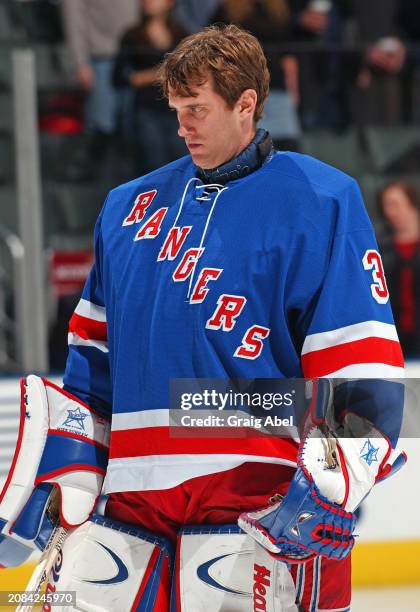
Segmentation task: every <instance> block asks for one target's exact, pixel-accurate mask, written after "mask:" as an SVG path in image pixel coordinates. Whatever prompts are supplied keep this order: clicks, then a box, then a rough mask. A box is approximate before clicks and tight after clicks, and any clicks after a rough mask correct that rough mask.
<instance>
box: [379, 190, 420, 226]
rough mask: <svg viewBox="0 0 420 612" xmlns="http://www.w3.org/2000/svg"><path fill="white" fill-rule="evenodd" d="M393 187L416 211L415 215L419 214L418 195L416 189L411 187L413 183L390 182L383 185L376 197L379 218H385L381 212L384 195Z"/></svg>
mask: <svg viewBox="0 0 420 612" xmlns="http://www.w3.org/2000/svg"><path fill="white" fill-rule="evenodd" d="M393 187H397V188H398V189H401V191H402V192H403V194H404V195H405V196H406V197H407V198H408V200H409V201H410V204H411V205H412V206H413V208H415V209H416V210H417V213H418V214H420V193H419V190H418V189H417V187H416V186H415V185H413V183H408V182H407V181H391V182H390V183H388V184H387V185H385V187H383V189H381V190H380V191H379V192H378V195H377V207H378V212H379V215H380V216H381V218H382V219H384V218H385V216H384V210H383V196H384V193H385V192H386V191H388V189H391V188H393Z"/></svg>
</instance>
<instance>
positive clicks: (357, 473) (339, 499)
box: [238, 413, 406, 563]
mask: <svg viewBox="0 0 420 612" xmlns="http://www.w3.org/2000/svg"><path fill="white" fill-rule="evenodd" d="M405 461H406V456H405V454H404V453H401V454H394V451H393V450H392V447H391V444H390V441H389V440H388V438H387V437H385V436H383V435H382V434H381V433H380V432H379V431H378V430H377V429H376V428H375V427H374V426H373V425H372V424H371V423H369V422H368V421H367V420H365V419H363V418H362V417H360V416H358V415H356V414H354V413H347V414H346V415H345V417H344V419H343V422H342V426H341V428H340V437H339V438H336V437H328V435H326V434H325V428H324V426H323V425H318V426H313V425H312V426H311V427H310V428H309V429H308V430H307V432H306V434H305V435H304V436H303V439H302V442H301V445H300V448H299V453H298V469H297V471H296V473H295V475H294V477H293V479H292V481H291V483H290V487H289V489H288V491H287V493H286V495H285V496H284V498H283V499H280V500H279V499H274V500H273V503H272V505H270V506H268V507H267V508H263V509H261V510H258V511H256V512H246V513H243V514H241V516H240V517H239V521H238V524H239V526H240V527H241V528H242V529H243V530H244V531H245V532H247V533H248V534H249V535H251V536H252V537H253V538H254V539H256V540H257V541H258V542H259V543H260V544H262V545H263V546H264V547H265V548H267V550H269V551H270V552H271V554H274V555H276V556H277V557H278V558H279V559H280V560H283V561H287V562H292V563H293V562H294V563H299V562H306V561H309V560H310V559H312V558H314V557H315V556H316V555H322V556H325V557H328V558H330V559H342V558H344V557H346V556H347V555H348V554H349V553H350V551H351V549H352V547H353V545H354V536H353V532H354V528H355V525H356V517H355V514H354V510H355V509H356V508H357V507H358V506H359V504H360V503H361V502H362V500H363V499H364V498H365V497H366V495H367V494H368V493H369V492H370V490H371V489H372V487H373V486H374V484H375V483H376V482H378V481H379V480H382V479H383V478H386V477H387V476H389V475H390V474H391V473H392V472H395V471H396V470H398V469H399V468H400V467H402V465H403V464H404V463H405ZM276 497H277V496H275V498H276Z"/></svg>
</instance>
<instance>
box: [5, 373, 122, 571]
mask: <svg viewBox="0 0 420 612" xmlns="http://www.w3.org/2000/svg"><path fill="white" fill-rule="evenodd" d="M109 429H110V427H109V420H108V419H106V418H104V417H103V416H102V415H100V414H99V413H97V412H95V411H94V410H92V409H91V408H89V407H88V406H87V405H86V404H83V403H82V402H81V401H80V400H79V399H78V398H76V397H74V396H72V395H71V394H69V393H67V392H66V391H64V390H63V389H61V388H60V387H57V386H56V385H54V384H53V383H51V382H49V381H47V380H44V379H42V378H39V377H38V376H32V375H31V376H28V377H27V378H26V379H22V380H21V414H20V424H19V435H18V441H17V444H16V450H15V454H14V457H13V461H12V465H11V468H10V472H9V475H8V477H7V479H6V483H5V485H4V487H3V490H2V491H1V493H0V566H4V567H13V566H16V565H19V564H20V563H23V562H24V561H25V560H26V558H27V557H28V556H29V555H30V554H31V552H32V551H33V550H34V548H35V547H38V548H39V549H41V550H42V549H43V548H44V547H45V545H46V543H47V540H48V538H49V535H50V533H51V531H52V528H53V526H54V524H53V517H52V516H51V515H50V513H49V512H47V508H48V507H49V506H51V499H52V493H53V491H54V490H55V492H58V496H56V498H57V501H58V507H57V508H55V509H54V512H53V513H55V514H56V513H57V512H58V514H59V518H60V523H61V525H63V526H64V527H67V528H69V527H74V526H76V525H80V524H81V523H83V522H85V521H86V520H87V519H88V517H89V515H90V513H91V512H92V510H93V508H94V506H95V503H96V500H97V498H98V496H99V494H100V492H101V488H102V482H103V479H104V476H105V471H106V466H107V461H108V447H109Z"/></svg>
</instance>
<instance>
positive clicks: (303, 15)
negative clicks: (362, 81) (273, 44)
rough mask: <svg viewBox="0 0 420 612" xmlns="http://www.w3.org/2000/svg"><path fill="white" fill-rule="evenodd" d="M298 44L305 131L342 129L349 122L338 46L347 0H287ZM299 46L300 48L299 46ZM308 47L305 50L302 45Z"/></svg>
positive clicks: (341, 60)
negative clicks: (307, 45)
mask: <svg viewBox="0 0 420 612" xmlns="http://www.w3.org/2000/svg"><path fill="white" fill-rule="evenodd" d="M288 4H289V7H290V11H291V21H292V24H293V36H294V38H295V40H296V41H297V42H299V43H300V45H301V49H302V51H301V53H300V54H299V62H300V73H301V78H300V87H301V92H302V104H301V109H300V110H301V118H302V123H303V125H304V127H305V128H306V129H311V128H328V129H334V130H337V131H339V130H342V129H344V128H345V127H347V125H348V123H349V114H350V113H349V109H348V99H347V87H346V83H345V77H344V70H343V57H342V53H341V51H342V45H343V42H344V28H345V22H346V19H347V18H348V17H349V15H350V13H351V0H288ZM302 43H303V46H302ZM306 44H310V47H307V48H306V49H305V45H306Z"/></svg>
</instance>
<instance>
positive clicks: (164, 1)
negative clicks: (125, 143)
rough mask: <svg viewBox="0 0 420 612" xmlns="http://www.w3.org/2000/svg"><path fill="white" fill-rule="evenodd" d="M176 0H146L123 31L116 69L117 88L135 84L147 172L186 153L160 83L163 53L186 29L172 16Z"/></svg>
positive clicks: (141, 162) (140, 154)
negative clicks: (136, 17) (135, 19)
mask: <svg viewBox="0 0 420 612" xmlns="http://www.w3.org/2000/svg"><path fill="white" fill-rule="evenodd" d="M173 6H174V0H142V11H141V17H140V21H139V23H138V24H137V25H135V26H134V27H133V28H130V29H129V30H128V31H127V32H126V33H125V34H124V36H123V38H122V41H121V46H120V50H119V53H118V56H117V59H116V63H115V69H114V84H115V86H116V87H117V88H123V87H131V88H133V89H134V90H135V98H134V113H135V117H134V119H135V121H134V125H135V144H136V149H137V155H136V163H137V173H139V172H141V173H146V172H150V171H151V170H154V169H155V168H159V167H160V166H163V165H165V164H167V163H169V162H170V161H173V160H174V159H177V158H178V157H182V155H186V154H187V152H188V151H187V149H186V147H185V143H184V141H183V140H182V139H181V138H180V137H179V136H178V121H177V118H176V115H175V114H174V113H173V112H171V111H170V110H169V109H168V105H167V102H166V100H164V99H163V98H162V94H161V91H160V88H159V86H158V85H157V84H156V77H157V69H158V65H159V64H160V62H161V61H162V60H163V57H164V55H165V54H166V53H167V52H168V51H170V50H171V49H173V48H174V47H175V46H176V45H177V44H178V43H179V42H180V41H181V40H182V38H184V36H185V35H186V32H185V30H184V29H183V28H182V27H181V25H180V24H178V22H177V21H176V20H175V18H174V16H173Z"/></svg>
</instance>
